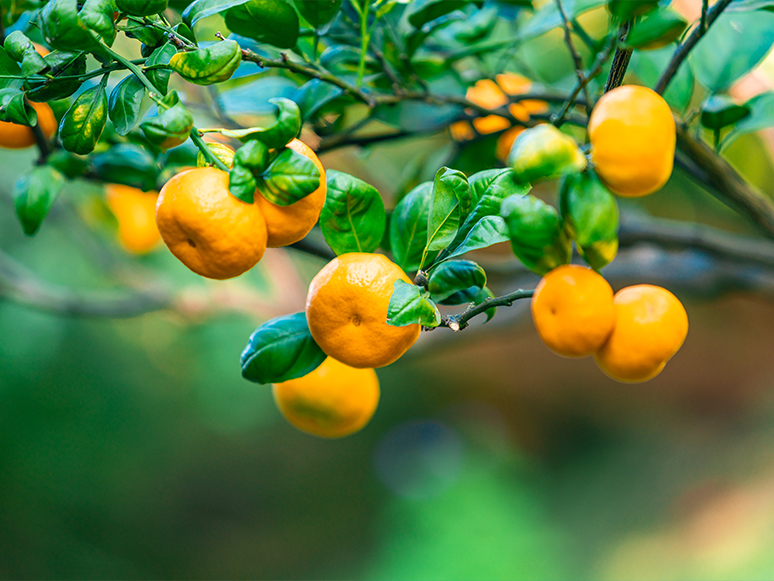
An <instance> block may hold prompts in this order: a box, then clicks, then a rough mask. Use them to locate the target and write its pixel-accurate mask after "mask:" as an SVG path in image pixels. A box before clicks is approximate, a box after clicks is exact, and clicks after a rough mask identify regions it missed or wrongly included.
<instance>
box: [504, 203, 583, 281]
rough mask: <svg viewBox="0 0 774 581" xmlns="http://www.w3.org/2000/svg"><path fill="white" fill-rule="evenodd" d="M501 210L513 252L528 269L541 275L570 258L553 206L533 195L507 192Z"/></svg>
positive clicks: (567, 242)
mask: <svg viewBox="0 0 774 581" xmlns="http://www.w3.org/2000/svg"><path fill="white" fill-rule="evenodd" d="M500 213H501V215H502V217H503V219H504V220H505V224H506V225H507V226H508V234H509V236H510V239H511V246H512V248H513V253H514V254H515V255H516V257H517V258H518V259H519V260H521V262H522V263H523V264H524V266H526V267H527V268H529V269H530V270H531V271H533V272H535V273H537V274H540V275H544V274H546V273H547V272H548V271H550V270H553V269H554V268H556V267H557V266H561V265H562V264H567V263H569V262H570V257H571V256H572V245H571V243H570V239H569V238H568V237H567V234H566V233H565V231H564V228H563V227H562V222H561V220H560V219H559V214H558V213H557V212H556V210H555V209H554V208H553V207H551V206H549V205H548V204H546V203H545V202H543V201H542V200H540V199H538V198H536V197H535V196H521V195H516V196H510V197H508V198H506V199H505V200H503V204H502V207H501V210H500Z"/></svg>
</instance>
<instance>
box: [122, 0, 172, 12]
mask: <svg viewBox="0 0 774 581" xmlns="http://www.w3.org/2000/svg"><path fill="white" fill-rule="evenodd" d="M168 3H169V2H168V0H116V6H117V7H118V9H119V10H120V11H121V12H126V13H127V14H131V15H132V16H151V15H152V14H158V13H159V12H163V11H164V10H166V9H167V4H168Z"/></svg>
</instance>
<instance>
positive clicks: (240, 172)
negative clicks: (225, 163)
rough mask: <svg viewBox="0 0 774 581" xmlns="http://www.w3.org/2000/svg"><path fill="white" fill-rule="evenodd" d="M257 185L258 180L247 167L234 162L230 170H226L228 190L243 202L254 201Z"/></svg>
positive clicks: (249, 202) (250, 202)
mask: <svg viewBox="0 0 774 581" xmlns="http://www.w3.org/2000/svg"><path fill="white" fill-rule="evenodd" d="M257 187H258V182H257V181H256V179H255V176H254V175H253V172H251V171H250V169H249V168H246V167H244V166H242V165H239V164H238V163H235V164H234V167H232V168H231V171H229V172H228V191H229V192H231V195H232V196H234V197H236V198H239V199H240V200H242V201H243V202H247V203H248V204H252V203H253V202H254V201H255V189H256V188H257Z"/></svg>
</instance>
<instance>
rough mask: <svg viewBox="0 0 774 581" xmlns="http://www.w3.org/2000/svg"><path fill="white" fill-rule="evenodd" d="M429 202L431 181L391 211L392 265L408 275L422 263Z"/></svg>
mask: <svg viewBox="0 0 774 581" xmlns="http://www.w3.org/2000/svg"><path fill="white" fill-rule="evenodd" d="M432 199H433V182H425V183H423V184H419V185H418V186H417V187H415V188H414V189H413V190H411V191H410V192H409V193H408V194H406V195H405V196H404V198H403V199H402V200H401V201H400V202H399V203H398V205H397V206H395V209H394V210H393V212H392V216H391V218H390V247H391V248H392V255H393V258H394V259H395V262H396V263H397V264H398V266H400V267H401V268H402V269H403V270H405V271H407V272H409V271H415V270H417V269H418V268H419V263H420V262H421V260H422V251H423V250H424V248H425V245H426V244H427V221H428V216H429V215H430V203H431V201H432ZM434 256H435V253H432V254H431V255H430V256H429V258H430V260H432V259H433V258H434Z"/></svg>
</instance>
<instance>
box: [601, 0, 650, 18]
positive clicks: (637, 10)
mask: <svg viewBox="0 0 774 581" xmlns="http://www.w3.org/2000/svg"><path fill="white" fill-rule="evenodd" d="M658 3H659V0H635V1H633V0H608V2H607V9H608V10H609V11H610V14H612V15H613V16H615V17H616V18H617V19H618V20H619V21H620V22H626V21H627V20H631V19H632V18H634V17H635V16H642V15H643V14H647V13H648V12H650V11H651V10H654V9H655V8H656V7H657V6H658Z"/></svg>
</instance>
